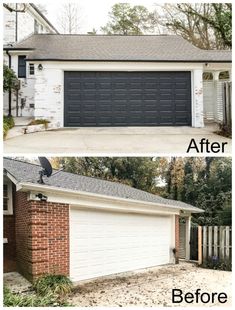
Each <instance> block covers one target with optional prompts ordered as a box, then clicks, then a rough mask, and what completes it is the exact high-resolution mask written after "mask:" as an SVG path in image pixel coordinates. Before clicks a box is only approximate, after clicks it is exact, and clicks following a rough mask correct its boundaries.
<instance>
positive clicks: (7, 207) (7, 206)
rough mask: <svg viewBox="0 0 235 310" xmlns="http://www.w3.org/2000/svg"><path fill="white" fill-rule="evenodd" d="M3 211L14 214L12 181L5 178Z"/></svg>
mask: <svg viewBox="0 0 235 310" xmlns="http://www.w3.org/2000/svg"><path fill="white" fill-rule="evenodd" d="M3 213H4V214H13V206H12V183H11V181H5V180H4V184H3Z"/></svg>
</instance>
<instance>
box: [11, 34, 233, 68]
mask: <svg viewBox="0 0 235 310" xmlns="http://www.w3.org/2000/svg"><path fill="white" fill-rule="evenodd" d="M14 48H15V49H25V48H29V49H30V48H33V49H34V51H33V52H31V53H30V55H29V56H28V59H30V60H36V59H37V60H67V61H68V60H81V61H85V60H87V61H89V60H90V61H102V60H103V61H162V62H163V61H171V62H186V61H188V62H231V60H232V53H231V51H209V50H202V49H199V48H197V47H195V46H193V45H192V44H191V43H189V42H188V41H186V40H184V39H183V38H182V37H180V36H176V35H142V36H140V35H139V36H119V35H113V36H110V35H57V34H37V35H32V36H30V37H28V38H26V39H25V40H23V41H21V42H18V43H16V44H15V45H14Z"/></svg>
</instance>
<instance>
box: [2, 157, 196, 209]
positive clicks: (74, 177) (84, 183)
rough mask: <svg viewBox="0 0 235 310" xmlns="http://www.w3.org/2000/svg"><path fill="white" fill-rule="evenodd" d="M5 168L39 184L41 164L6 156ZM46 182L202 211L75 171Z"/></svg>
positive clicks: (90, 191)
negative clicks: (75, 172)
mask: <svg viewBox="0 0 235 310" xmlns="http://www.w3.org/2000/svg"><path fill="white" fill-rule="evenodd" d="M3 168H4V170H5V171H7V172H8V173H10V175H12V176H13V177H14V178H15V179H16V180H17V181H18V182H19V183H33V184H38V183H37V180H38V179H39V171H40V170H41V166H39V165H35V164H30V163H26V162H22V161H19V160H13V159H9V158H4V162H3ZM44 182H45V184H46V185H48V186H53V187H57V188H61V189H69V190H75V191H82V192H88V193H93V194H100V195H107V196H112V197H117V198H125V199H134V200H139V201H144V202H152V203H158V204H164V205H167V206H169V207H178V208H180V209H182V210H186V211H190V212H200V211H202V210H201V209H199V208H196V207H194V206H191V205H189V204H186V203H184V202H181V201H176V200H170V199H165V198H162V197H160V196H158V195H154V194H151V193H148V192H145V191H142V190H139V189H136V188H133V187H131V186H128V185H124V184H121V183H117V182H110V181H105V180H102V179H98V178H93V177H86V176H82V175H78V174H74V173H68V172H64V171H60V172H58V173H56V174H55V175H52V176H51V177H50V178H47V177H44Z"/></svg>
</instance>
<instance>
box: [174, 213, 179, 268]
mask: <svg viewBox="0 0 235 310" xmlns="http://www.w3.org/2000/svg"><path fill="white" fill-rule="evenodd" d="M179 245H180V225H179V215H176V216H175V249H176V254H175V263H176V264H178V263H179Z"/></svg>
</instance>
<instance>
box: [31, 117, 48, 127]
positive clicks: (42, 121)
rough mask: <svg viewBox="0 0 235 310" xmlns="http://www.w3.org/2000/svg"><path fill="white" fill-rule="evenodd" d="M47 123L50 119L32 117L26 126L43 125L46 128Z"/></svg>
mask: <svg viewBox="0 0 235 310" xmlns="http://www.w3.org/2000/svg"><path fill="white" fill-rule="evenodd" d="M49 123H50V121H48V120H47V119H34V120H32V121H31V122H30V123H29V124H28V126H31V125H44V126H45V128H46V129H47V127H48V124H49Z"/></svg>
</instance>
